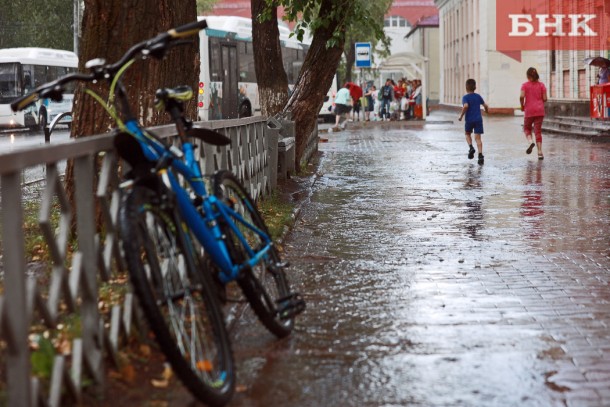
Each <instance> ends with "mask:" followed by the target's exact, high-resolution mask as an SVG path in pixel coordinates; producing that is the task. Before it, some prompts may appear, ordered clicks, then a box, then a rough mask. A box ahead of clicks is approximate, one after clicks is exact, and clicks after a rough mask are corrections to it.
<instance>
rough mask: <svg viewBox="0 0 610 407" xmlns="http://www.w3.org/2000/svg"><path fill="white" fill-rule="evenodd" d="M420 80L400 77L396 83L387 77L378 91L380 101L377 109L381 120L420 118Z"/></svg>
mask: <svg viewBox="0 0 610 407" xmlns="http://www.w3.org/2000/svg"><path fill="white" fill-rule="evenodd" d="M421 90H422V88H421V81H420V80H419V79H414V80H412V81H410V80H407V78H401V79H399V80H398V83H396V82H394V80H393V79H391V78H388V79H386V81H385V85H384V86H383V87H382V88H381V89H380V91H379V92H378V97H377V99H378V100H379V101H380V105H379V108H378V110H377V112H378V114H377V117H379V118H380V119H381V120H386V121H387V120H410V119H416V118H421V113H420V112H421V105H422V94H421Z"/></svg>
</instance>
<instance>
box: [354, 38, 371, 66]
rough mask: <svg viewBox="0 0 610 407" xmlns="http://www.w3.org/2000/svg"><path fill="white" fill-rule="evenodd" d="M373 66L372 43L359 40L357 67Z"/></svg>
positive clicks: (357, 45) (357, 44)
mask: <svg viewBox="0 0 610 407" xmlns="http://www.w3.org/2000/svg"><path fill="white" fill-rule="evenodd" d="M370 67H371V43H370V42H357V43H356V68H370Z"/></svg>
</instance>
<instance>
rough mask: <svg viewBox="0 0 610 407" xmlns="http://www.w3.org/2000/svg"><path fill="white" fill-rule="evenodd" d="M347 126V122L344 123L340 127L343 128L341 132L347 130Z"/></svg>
mask: <svg viewBox="0 0 610 407" xmlns="http://www.w3.org/2000/svg"><path fill="white" fill-rule="evenodd" d="M346 125H347V122H343V123H341V124H340V125H339V127H341V130H345V126H346Z"/></svg>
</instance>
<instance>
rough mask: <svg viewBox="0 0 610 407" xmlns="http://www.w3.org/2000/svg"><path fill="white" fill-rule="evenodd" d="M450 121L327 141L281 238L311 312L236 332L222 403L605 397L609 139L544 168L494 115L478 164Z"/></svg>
mask: <svg viewBox="0 0 610 407" xmlns="http://www.w3.org/2000/svg"><path fill="white" fill-rule="evenodd" d="M456 117H457V113H456V114H453V113H451V114H448V113H442V112H434V113H433V115H432V116H431V117H429V120H430V121H431V122H430V123H429V124H425V125H424V124H417V125H414V124H413V123H409V124H408V125H400V124H395V123H390V124H379V123H377V124H375V125H369V126H366V127H361V128H359V129H352V130H350V129H349V127H348V130H346V131H342V132H339V133H332V134H328V135H325V137H327V138H328V142H327V143H320V150H321V151H322V153H323V155H322V157H321V159H320V165H319V169H318V176H317V177H315V178H313V179H308V180H304V181H303V183H306V184H308V185H307V187H304V190H303V191H301V192H302V193H307V194H308V198H307V199H306V200H305V202H304V203H303V205H302V209H301V212H300V215H299V218H298V219H297V224H296V227H295V229H294V231H293V232H292V233H291V234H290V236H289V237H288V239H287V241H286V242H285V250H286V253H285V255H286V257H287V258H288V260H289V261H290V262H291V264H292V267H291V269H290V273H291V274H290V275H291V279H292V280H293V282H294V285H295V286H296V289H297V290H298V291H300V292H301V293H302V294H303V296H304V297H305V298H306V300H307V304H308V308H307V310H306V311H305V313H304V314H302V315H301V316H300V317H299V319H298V324H297V327H296V330H295V332H294V334H293V335H292V336H291V337H290V338H288V339H285V340H282V341H277V340H275V339H274V338H273V337H272V336H271V335H270V334H268V333H266V332H265V331H264V330H263V328H261V327H260V324H257V323H255V322H252V324H251V325H241V326H240V327H239V328H238V329H237V330H236V331H235V332H234V336H235V338H234V341H235V345H234V348H235V353H236V359H237V363H238V365H239V372H238V392H237V394H236V395H235V398H234V400H233V402H232V403H231V404H230V405H231V406H371V407H373V406H426V407H431V406H485V407H488V406H566V405H567V406H608V405H610V327H609V325H610V305H609V301H610V290H609V286H608V280H609V279H610V258H609V256H610V246H609V242H610V217H609V214H610V198H609V196H610V143H608V142H591V141H588V140H580V139H575V138H570V137H559V136H546V135H545V137H544V146H543V147H544V154H545V159H544V160H543V161H539V160H538V159H537V156H536V151H535V150H534V153H533V154H532V155H526V154H525V149H526V148H527V143H526V142H525V140H524V137H523V136H522V134H521V130H520V123H521V119H520V118H513V117H510V118H509V117H500V118H486V119H485V130H486V134H485V135H484V137H483V142H484V149H485V151H484V152H485V164H484V165H483V166H479V165H478V164H477V162H476V158H475V159H474V160H468V159H467V152H468V150H467V146H466V143H465V141H464V136H463V131H462V126H463V124H462V123H460V122H458V121H457V120H456ZM447 120H448V121H449V122H446V121H447ZM352 127H353V126H352Z"/></svg>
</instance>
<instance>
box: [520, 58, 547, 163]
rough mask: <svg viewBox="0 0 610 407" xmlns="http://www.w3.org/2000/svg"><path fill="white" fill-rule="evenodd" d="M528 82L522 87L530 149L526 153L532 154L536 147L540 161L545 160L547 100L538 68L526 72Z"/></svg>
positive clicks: (523, 107)
mask: <svg viewBox="0 0 610 407" xmlns="http://www.w3.org/2000/svg"><path fill="white" fill-rule="evenodd" d="M526 75H527V82H524V83H523V85H521V95H520V96H519V101H520V102H521V111H522V112H525V117H524V119H523V131H524V133H525V138H526V139H527V141H528V143H529V147H528V148H527V150H525V152H526V153H527V154H531V153H532V150H533V149H534V146H536V147H537V148H538V159H539V160H542V159H544V155H543V154H542V121H543V120H544V103H545V102H546V100H547V93H546V86H544V83H542V82H540V76H539V75H538V71H537V70H536V68H529V69H528V70H527V72H526ZM532 129H533V132H534V136H535V137H536V144H534V142H533V141H532Z"/></svg>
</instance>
